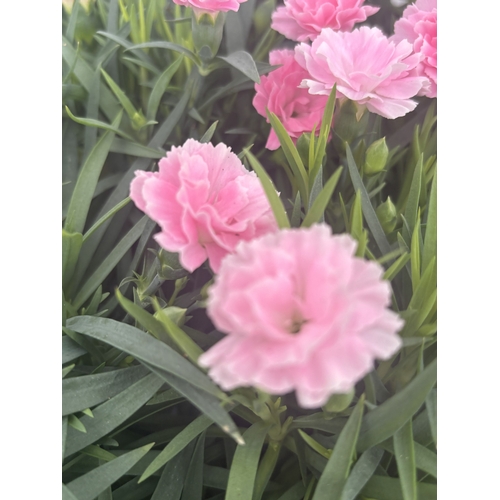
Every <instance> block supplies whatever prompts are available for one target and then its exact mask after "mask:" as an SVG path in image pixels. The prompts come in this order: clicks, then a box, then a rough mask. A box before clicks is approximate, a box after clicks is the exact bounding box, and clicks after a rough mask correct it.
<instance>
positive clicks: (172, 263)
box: [158, 248, 189, 280]
mask: <svg viewBox="0 0 500 500" xmlns="http://www.w3.org/2000/svg"><path fill="white" fill-rule="evenodd" d="M158 259H159V260H160V271H159V273H158V274H159V276H160V277H161V279H164V280H177V279H179V278H183V277H184V276H187V275H188V274H189V271H186V270H185V269H184V268H183V267H182V266H181V264H180V262H179V254H177V253H172V252H167V251H166V250H164V249H163V248H162V249H161V250H160V252H159V254H158Z"/></svg>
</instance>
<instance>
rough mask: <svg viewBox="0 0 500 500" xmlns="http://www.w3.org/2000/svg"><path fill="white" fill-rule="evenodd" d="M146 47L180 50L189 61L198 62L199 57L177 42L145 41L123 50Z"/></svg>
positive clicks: (197, 63)
mask: <svg viewBox="0 0 500 500" xmlns="http://www.w3.org/2000/svg"><path fill="white" fill-rule="evenodd" d="M147 48H152V49H168V50H173V51H175V52H180V53H181V54H184V55H185V56H187V57H188V58H189V59H191V61H193V62H194V63H195V64H196V65H199V64H200V59H199V57H198V56H197V55H196V54H195V53H194V52H192V51H191V50H189V49H187V48H186V47H183V46H182V45H179V44H177V43H173V42H146V43H139V44H137V45H131V46H129V47H128V48H127V49H125V52H127V51H128V50H137V49H147Z"/></svg>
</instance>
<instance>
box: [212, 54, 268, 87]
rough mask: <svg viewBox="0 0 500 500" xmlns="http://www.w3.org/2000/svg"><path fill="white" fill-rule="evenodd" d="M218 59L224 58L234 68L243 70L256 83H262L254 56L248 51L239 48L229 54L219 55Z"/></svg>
mask: <svg viewBox="0 0 500 500" xmlns="http://www.w3.org/2000/svg"><path fill="white" fill-rule="evenodd" d="M218 59H222V60H223V61H225V62H226V63H228V64H229V65H230V66H232V67H233V68H236V69H237V70H238V71H241V72H242V73H243V74H244V75H245V76H247V77H248V78H250V80H252V81H254V82H255V83H260V76H259V72H258V70H257V66H256V65H255V61H254V60H253V57H252V56H251V54H249V53H248V52H245V51H244V50H237V51H236V52H233V53H232V54H229V55H228V56H219V57H218Z"/></svg>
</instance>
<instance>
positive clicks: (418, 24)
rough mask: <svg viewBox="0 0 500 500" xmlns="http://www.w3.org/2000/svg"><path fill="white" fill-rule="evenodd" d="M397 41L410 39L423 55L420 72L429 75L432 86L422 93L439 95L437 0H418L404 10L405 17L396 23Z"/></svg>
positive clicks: (415, 48) (429, 95)
mask: <svg viewBox="0 0 500 500" xmlns="http://www.w3.org/2000/svg"><path fill="white" fill-rule="evenodd" d="M391 39H392V40H394V41H395V42H399V41H401V40H408V41H409V42H410V43H412V44H413V50H414V52H416V53H418V54H421V55H422V61H421V63H420V64H419V66H418V71H419V74H421V75H424V76H427V77H428V78H429V80H430V82H431V85H430V88H429V89H428V90H427V91H423V92H422V93H421V94H422V95H426V96H427V97H436V96H437V0H417V1H416V2H415V3H414V4H412V5H409V6H408V7H406V9H405V10H404V12H403V17H402V18H401V19H399V21H396V23H395V24H394V36H393V37H392V38H391Z"/></svg>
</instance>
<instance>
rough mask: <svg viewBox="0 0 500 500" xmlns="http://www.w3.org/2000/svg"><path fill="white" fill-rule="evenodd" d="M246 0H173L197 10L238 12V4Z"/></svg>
mask: <svg viewBox="0 0 500 500" xmlns="http://www.w3.org/2000/svg"><path fill="white" fill-rule="evenodd" d="M246 1H247V0H173V2H174V3H176V4H177V5H183V6H184V7H191V8H193V9H194V10H195V11H198V12H210V13H214V12H228V11H230V10H234V11H235V12H238V9H239V8H240V4H241V3H243V2H246Z"/></svg>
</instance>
